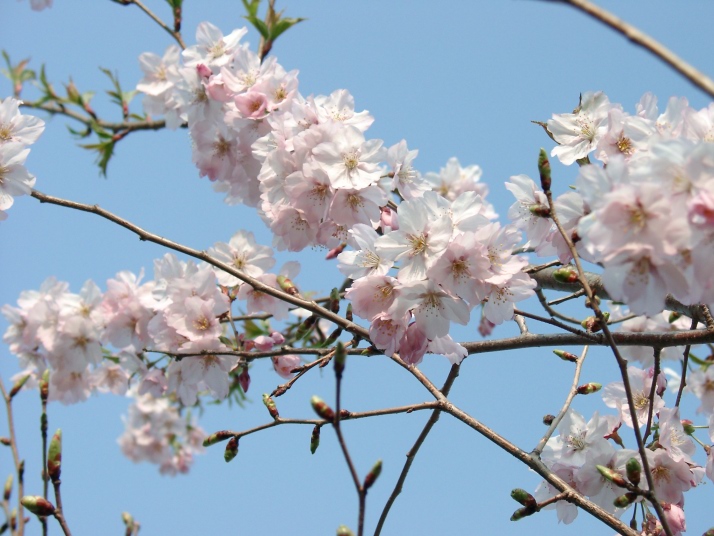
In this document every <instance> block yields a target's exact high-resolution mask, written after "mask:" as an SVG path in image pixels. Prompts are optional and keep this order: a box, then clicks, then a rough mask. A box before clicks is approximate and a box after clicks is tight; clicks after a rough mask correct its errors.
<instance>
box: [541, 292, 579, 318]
mask: <svg viewBox="0 0 714 536" xmlns="http://www.w3.org/2000/svg"><path fill="white" fill-rule="evenodd" d="M536 296H537V297H538V301H539V302H540V304H541V305H542V306H543V309H545V311H546V312H547V313H548V314H549V315H550V316H552V317H553V318H560V319H561V320H564V321H566V322H570V323H571V324H575V325H578V326H579V325H580V320H578V319H577V318H573V317H572V316H568V315H564V314H563V313H561V312H560V311H557V310H555V309H554V308H553V307H551V306H550V304H549V303H548V300H547V298H546V297H545V293H544V292H543V289H542V288H538V289H536Z"/></svg>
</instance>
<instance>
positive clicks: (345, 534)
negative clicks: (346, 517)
mask: <svg viewBox="0 0 714 536" xmlns="http://www.w3.org/2000/svg"><path fill="white" fill-rule="evenodd" d="M337 536H355V533H354V532H352V531H351V530H350V529H349V528H347V527H346V526H345V525H340V526H339V527H337Z"/></svg>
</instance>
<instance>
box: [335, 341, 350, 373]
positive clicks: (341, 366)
mask: <svg viewBox="0 0 714 536" xmlns="http://www.w3.org/2000/svg"><path fill="white" fill-rule="evenodd" d="M332 361H333V362H334V364H335V375H336V376H337V377H338V378H341V377H342V373H343V372H344V370H345V362H346V361H347V351H346V350H345V345H344V344H342V343H341V342H338V343H337V347H336V348H335V357H333V358H332Z"/></svg>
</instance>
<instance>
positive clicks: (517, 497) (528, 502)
mask: <svg viewBox="0 0 714 536" xmlns="http://www.w3.org/2000/svg"><path fill="white" fill-rule="evenodd" d="M511 498H512V499H513V500H514V501H516V502H519V503H521V504H522V505H523V506H531V507H532V506H535V505H536V504H538V503H537V502H536V500H535V497H533V495H531V494H530V493H528V492H527V491H526V490H524V489H522V488H516V489H514V490H512V491H511Z"/></svg>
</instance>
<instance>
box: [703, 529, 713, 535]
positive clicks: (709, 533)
mask: <svg viewBox="0 0 714 536" xmlns="http://www.w3.org/2000/svg"><path fill="white" fill-rule="evenodd" d="M702 536H714V528H711V529H709V530H708V531H706V532H705V533H704V534H702Z"/></svg>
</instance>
